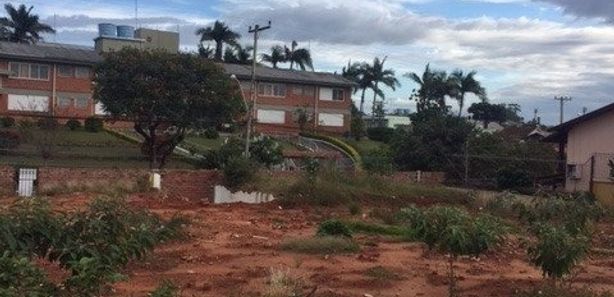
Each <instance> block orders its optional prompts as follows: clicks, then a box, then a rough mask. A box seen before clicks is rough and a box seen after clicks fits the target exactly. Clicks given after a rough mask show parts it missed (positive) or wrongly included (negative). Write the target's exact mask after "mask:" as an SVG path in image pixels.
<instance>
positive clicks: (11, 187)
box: [0, 157, 15, 197]
mask: <svg viewBox="0 0 614 297" xmlns="http://www.w3.org/2000/svg"><path fill="white" fill-rule="evenodd" d="M0 158H1V157H0ZM14 192H15V169H14V168H13V167H10V166H0V197H1V196H3V195H10V194H12V193H14Z"/></svg>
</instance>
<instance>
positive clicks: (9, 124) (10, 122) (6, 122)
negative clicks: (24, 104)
mask: <svg viewBox="0 0 614 297" xmlns="http://www.w3.org/2000/svg"><path fill="white" fill-rule="evenodd" d="M0 126H2V127H4V128H13V127H15V119H14V118H12V117H3V118H0Z"/></svg>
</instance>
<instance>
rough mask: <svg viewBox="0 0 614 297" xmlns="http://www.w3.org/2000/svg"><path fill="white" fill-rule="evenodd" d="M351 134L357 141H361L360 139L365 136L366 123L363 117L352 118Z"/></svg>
mask: <svg viewBox="0 0 614 297" xmlns="http://www.w3.org/2000/svg"><path fill="white" fill-rule="evenodd" d="M350 134H351V135H352V137H353V138H354V139H356V140H357V141H360V139H362V138H363V137H364V136H365V121H364V120H363V119H362V117H361V116H359V115H356V116H352V121H351V122H350Z"/></svg>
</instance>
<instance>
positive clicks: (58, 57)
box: [0, 42, 101, 118]
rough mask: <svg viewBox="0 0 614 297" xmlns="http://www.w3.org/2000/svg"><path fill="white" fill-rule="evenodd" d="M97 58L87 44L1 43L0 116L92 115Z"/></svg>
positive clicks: (80, 116) (78, 116)
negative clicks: (94, 69)
mask: <svg viewBox="0 0 614 297" xmlns="http://www.w3.org/2000/svg"><path fill="white" fill-rule="evenodd" d="M100 59H101V58H100V56H99V55H98V54H96V52H94V51H93V50H92V49H90V48H87V47H81V46H74V45H66V44H54V43H41V44H37V45H30V44H23V43H12V42H0V115H10V116H13V117H20V116H33V115H47V116H55V117H58V118H73V117H76V118H85V117H88V116H90V115H92V114H93V113H94V109H95V105H94V103H93V101H92V66H93V65H94V64H95V63H97V62H98V61H100Z"/></svg>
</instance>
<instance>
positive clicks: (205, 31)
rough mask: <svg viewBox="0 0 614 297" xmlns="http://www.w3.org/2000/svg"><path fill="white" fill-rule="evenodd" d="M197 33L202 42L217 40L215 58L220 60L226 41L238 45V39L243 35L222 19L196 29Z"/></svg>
mask: <svg viewBox="0 0 614 297" xmlns="http://www.w3.org/2000/svg"><path fill="white" fill-rule="evenodd" d="M196 35H199V36H200V42H201V44H202V43H203V42H204V41H210V40H212V41H214V42H215V59H216V60H218V61H222V52H223V50H224V43H225V44H228V45H232V46H236V45H238V43H237V39H239V38H240V37H241V35H240V34H239V33H236V32H234V31H232V30H230V28H228V26H226V24H224V23H223V22H220V21H215V23H214V24H213V26H209V27H205V28H200V29H198V30H196Z"/></svg>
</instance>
